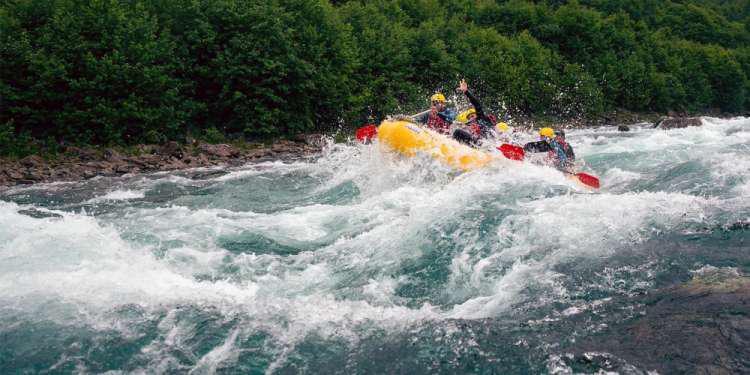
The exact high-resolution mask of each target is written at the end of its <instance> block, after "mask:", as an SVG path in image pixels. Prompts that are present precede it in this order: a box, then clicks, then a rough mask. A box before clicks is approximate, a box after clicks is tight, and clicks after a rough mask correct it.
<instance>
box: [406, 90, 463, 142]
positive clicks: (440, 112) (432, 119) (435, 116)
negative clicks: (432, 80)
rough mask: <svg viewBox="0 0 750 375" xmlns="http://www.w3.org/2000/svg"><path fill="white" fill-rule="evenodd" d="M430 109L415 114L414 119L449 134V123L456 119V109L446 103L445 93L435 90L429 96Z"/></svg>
mask: <svg viewBox="0 0 750 375" xmlns="http://www.w3.org/2000/svg"><path fill="white" fill-rule="evenodd" d="M430 103H431V104H432V107H431V108H430V111H429V112H427V113H424V114H422V115H421V116H417V117H415V118H414V121H416V122H418V123H422V124H425V125H427V127H428V128H430V129H433V130H435V131H437V132H439V133H443V134H449V133H450V129H451V124H452V123H453V120H455V119H456V111H455V110H453V109H452V108H449V107H448V106H447V105H446V101H445V95H443V94H441V93H439V92H437V93H435V94H433V95H432V96H431V97H430Z"/></svg>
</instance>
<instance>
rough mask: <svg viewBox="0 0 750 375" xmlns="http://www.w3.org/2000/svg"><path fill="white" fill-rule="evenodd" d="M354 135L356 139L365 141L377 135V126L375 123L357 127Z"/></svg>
mask: <svg viewBox="0 0 750 375" xmlns="http://www.w3.org/2000/svg"><path fill="white" fill-rule="evenodd" d="M354 135H355V137H357V140H358V141H360V142H362V143H367V142H368V141H370V140H372V139H373V138H375V137H376V136H377V135H378V127H377V126H375V125H366V126H363V127H361V128H359V129H357V132H356V133H355V134H354Z"/></svg>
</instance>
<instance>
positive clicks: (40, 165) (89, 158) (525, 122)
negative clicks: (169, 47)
mask: <svg viewBox="0 0 750 375" xmlns="http://www.w3.org/2000/svg"><path fill="white" fill-rule="evenodd" d="M706 116H709V115H706ZM706 116H698V117H681V116H677V117H666V116H656V115H655V114H645V115H644V114H634V113H629V112H625V113H622V114H619V116H618V114H613V115H612V116H611V117H607V118H606V120H604V121H596V122H585V121H568V122H565V123H560V124H558V126H560V127H561V128H563V129H581V128H597V127H602V126H618V130H620V131H629V130H630V129H629V126H631V125H636V124H643V123H650V124H654V126H653V127H654V128H656V127H660V128H663V129H671V128H683V127H687V126H701V125H702V123H701V121H700V119H701V118H702V117H706ZM709 117H710V116H709ZM513 122H514V123H515V124H516V126H520V127H525V128H533V127H537V126H539V125H544V126H548V125H550V124H552V123H554V122H552V123H550V122H548V121H542V120H539V119H537V120H530V119H516V121H513ZM323 138H324V136H323V135H321V134H308V135H304V136H299V137H297V139H295V140H286V139H283V140H276V141H274V142H273V143H272V144H259V143H252V142H240V143H234V144H226V143H221V144H211V143H206V142H194V143H192V144H180V143H178V142H175V141H170V142H167V143H166V144H163V145H137V146H135V147H131V148H128V149H126V150H123V149H118V148H97V147H87V148H79V147H73V146H68V147H66V148H65V149H64V150H63V152H61V153H60V154H58V155H56V156H55V157H54V158H51V159H47V158H43V157H41V156H39V155H30V156H26V157H24V158H21V159H13V158H0V189H5V188H9V187H13V186H23V185H33V184H39V183H50V182H70V181H83V180H88V179H91V178H94V177H97V176H102V177H117V176H122V175H125V174H136V173H154V172H166V171H175V170H184V169H191V168H200V167H213V166H222V165H225V166H229V167H233V166H239V165H242V164H246V163H251V162H260V161H267V160H285V159H297V158H302V157H308V156H312V155H314V154H317V153H320V152H321V151H322V149H323V146H324V144H325V143H326V141H325V140H324V139H323Z"/></svg>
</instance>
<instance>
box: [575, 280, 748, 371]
mask: <svg viewBox="0 0 750 375" xmlns="http://www.w3.org/2000/svg"><path fill="white" fill-rule="evenodd" d="M643 302H644V303H645V312H644V314H643V315H642V316H640V317H637V318H634V319H632V320H631V321H629V322H626V323H623V326H620V327H610V328H608V329H607V330H605V331H604V332H601V333H600V334H598V335H596V336H592V337H589V338H587V339H585V340H583V341H581V342H579V343H578V344H577V345H576V347H577V351H576V353H575V355H574V357H580V356H582V355H584V354H585V353H590V352H592V351H595V352H606V353H610V354H612V355H614V356H616V357H618V358H622V359H624V360H625V361H627V363H630V364H632V365H635V366H636V367H638V368H641V369H643V370H655V371H658V372H659V373H664V374H676V373H705V374H736V373H750V277H745V276H742V275H739V274H738V273H737V271H735V270H734V269H716V268H712V267H709V269H708V270H706V271H703V272H698V273H697V274H696V276H695V277H694V278H693V279H692V280H691V281H690V282H688V283H685V284H682V285H678V286H674V287H671V288H666V289H663V290H660V291H658V292H656V293H655V294H653V295H651V296H650V297H646V298H645V299H644V301H643Z"/></svg>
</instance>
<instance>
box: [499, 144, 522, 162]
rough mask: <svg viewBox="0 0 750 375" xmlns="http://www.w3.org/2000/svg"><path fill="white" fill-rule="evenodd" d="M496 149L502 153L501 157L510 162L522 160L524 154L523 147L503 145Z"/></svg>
mask: <svg viewBox="0 0 750 375" xmlns="http://www.w3.org/2000/svg"><path fill="white" fill-rule="evenodd" d="M497 149H498V150H500V152H502V153H503V156H505V157H506V158H508V159H510V160H523V156H524V152H523V147H521V146H515V145H510V144H507V143H503V144H502V145H501V146H500V147H498V148H497Z"/></svg>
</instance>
